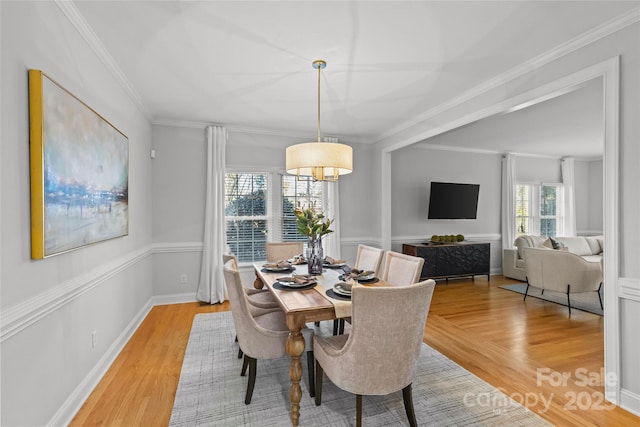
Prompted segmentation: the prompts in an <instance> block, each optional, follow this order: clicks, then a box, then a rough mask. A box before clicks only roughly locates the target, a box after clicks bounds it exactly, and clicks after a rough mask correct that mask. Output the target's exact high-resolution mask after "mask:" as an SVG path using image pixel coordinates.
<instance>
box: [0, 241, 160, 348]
mask: <svg viewBox="0 0 640 427" xmlns="http://www.w3.org/2000/svg"><path fill="white" fill-rule="evenodd" d="M151 253H152V252H151V246H144V247H141V248H139V249H137V250H135V251H132V252H130V253H128V254H126V255H124V256H121V257H119V258H117V259H115V260H113V261H110V262H108V263H105V264H103V265H101V266H99V267H97V268H94V269H93V270H91V271H88V272H86V273H85V274H82V275H79V276H77V277H74V278H72V279H70V280H67V281H66V282H63V283H60V284H59V285H58V286H55V287H53V288H51V289H50V290H48V291H46V292H42V293H40V294H38V295H36V296H34V297H33V298H30V299H28V300H26V301H24V302H21V303H18V304H16V305H14V306H12V307H9V308H6V309H3V310H2V313H0V325H1V326H0V342H3V341H4V340H6V339H7V338H10V337H12V336H14V335H15V334H17V333H19V332H20V331H22V330H24V329H25V328H27V327H29V326H30V325H32V324H34V323H36V322H38V321H39V320H41V319H43V318H44V317H46V316H47V315H49V314H51V313H53V312H54V311H56V310H59V309H60V308H61V307H63V306H64V305H66V304H68V303H69V302H71V301H73V300H74V299H76V298H78V297H80V296H81V295H83V294H85V293H86V292H89V291H90V290H91V289H93V288H95V287H97V286H99V285H101V284H102V283H104V282H105V281H106V280H108V279H110V278H111V277H113V276H115V275H117V274H119V273H120V272H122V271H125V270H127V269H128V268H130V267H131V266H133V265H135V264H137V263H138V262H140V261H142V260H143V259H145V258H146V257H148V256H150V255H151Z"/></svg>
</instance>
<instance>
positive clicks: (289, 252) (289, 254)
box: [266, 242, 304, 262]
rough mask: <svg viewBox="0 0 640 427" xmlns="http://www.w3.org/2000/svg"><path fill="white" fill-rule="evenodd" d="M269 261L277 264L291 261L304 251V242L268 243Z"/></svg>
mask: <svg viewBox="0 0 640 427" xmlns="http://www.w3.org/2000/svg"><path fill="white" fill-rule="evenodd" d="M266 248H267V261H269V262H275V261H280V260H283V259H291V258H293V257H294V256H296V255H300V254H301V253H302V252H303V250H304V243H303V242H267V245H266Z"/></svg>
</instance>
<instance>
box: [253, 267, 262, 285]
mask: <svg viewBox="0 0 640 427" xmlns="http://www.w3.org/2000/svg"><path fill="white" fill-rule="evenodd" d="M253 287H254V288H256V289H262V288H263V287H264V283H262V279H261V278H260V276H258V272H257V271H256V280H254V281H253Z"/></svg>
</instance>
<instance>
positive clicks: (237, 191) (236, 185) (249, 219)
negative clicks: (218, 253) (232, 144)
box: [224, 173, 269, 262]
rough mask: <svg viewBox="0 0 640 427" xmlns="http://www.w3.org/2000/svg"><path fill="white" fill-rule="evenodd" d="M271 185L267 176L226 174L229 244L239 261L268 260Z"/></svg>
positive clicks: (226, 213)
mask: <svg viewBox="0 0 640 427" xmlns="http://www.w3.org/2000/svg"><path fill="white" fill-rule="evenodd" d="M268 183H269V176H268V174H265V173H227V174H226V175H225V197H224V211H225V220H226V224H227V245H229V248H231V251H232V252H233V253H234V254H235V255H236V257H237V258H238V261H239V262H243V261H254V260H259V259H266V248H265V243H266V241H267V229H268V228H267V224H268V222H269V216H268V213H269V206H268V205H269V203H268V189H269V188H268V187H269V185H268Z"/></svg>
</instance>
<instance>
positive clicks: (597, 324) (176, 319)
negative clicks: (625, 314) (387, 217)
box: [70, 276, 640, 426]
mask: <svg viewBox="0 0 640 427" xmlns="http://www.w3.org/2000/svg"><path fill="white" fill-rule="evenodd" d="M513 282H514V281H513V280H511V279H504V278H503V277H502V276H493V277H492V278H491V281H490V284H488V283H487V279H486V278H480V277H478V278H476V279H475V281H471V280H468V279H461V280H451V281H449V284H444V282H439V283H438V285H437V286H436V290H435V292H434V297H433V301H432V304H431V310H430V312H429V317H428V319H427V328H426V330H425V342H426V343H427V344H429V345H430V346H432V347H433V348H435V349H437V350H438V351H440V352H441V353H443V354H445V355H446V356H447V357H449V358H451V359H452V360H454V361H455V362H457V363H458V364H460V365H461V366H463V367H464V368H466V369H468V370H469V371H471V372H473V373H474V374H475V375H477V376H478V377H480V378H482V379H483V380H485V381H487V382H488V383H489V384H492V385H493V386H495V387H497V388H499V389H501V390H502V391H503V392H504V393H506V394H507V395H509V396H511V397H512V398H513V399H514V400H516V401H518V402H522V403H523V404H525V406H527V407H529V409H531V410H532V411H535V412H537V413H539V414H540V415H541V416H542V417H543V418H545V419H547V420H548V421H550V422H551V423H553V424H555V425H563V426H565V425H566V426H604V425H627V426H628V425H640V418H638V417H636V416H634V415H632V414H630V413H629V412H627V411H624V410H622V409H620V408H617V407H616V408H610V405H609V404H608V403H606V402H603V401H601V396H602V393H603V392H604V385H603V383H602V381H600V379H601V376H600V369H601V368H602V366H603V364H604V350H603V318H602V317H601V316H598V315H595V314H590V313H585V312H581V311H579V310H574V311H573V312H572V314H571V317H569V315H568V313H567V309H566V307H564V306H560V305H557V304H553V303H549V302H544V301H540V300H537V299H535V298H528V299H527V301H526V303H525V302H523V301H522V295H519V294H516V293H514V292H510V291H505V290H502V289H499V288H498V286H499V285H501V284H506V283H513ZM228 309H229V305H228V303H225V304H217V305H213V306H211V305H202V304H198V303H188V304H175V305H167V306H157V307H154V308H153V309H152V310H151V312H150V313H149V315H148V316H147V318H146V319H145V320H144V322H143V323H142V325H141V326H140V328H139V329H138V330H137V331H136V333H135V334H134V336H133V337H132V338H131V340H130V341H129V343H128V344H127V345H126V347H125V348H124V350H123V351H122V353H121V354H120V355H119V357H118V358H117V359H116V361H115V362H114V363H113V365H112V366H111V368H110V369H109V371H108V372H107V373H106V374H105V376H104V378H103V379H102V381H101V382H100V383H99V384H98V386H97V387H96V389H95V390H94V391H93V393H92V394H91V396H90V397H89V398H88V399H87V401H86V402H85V404H84V406H83V407H82V408H81V409H80V411H79V412H78V414H77V415H76V417H75V418H74V420H73V421H72V422H71V424H70V425H71V426H87V425H96V426H133V425H137V426H142V425H145V426H162V425H167V424H168V422H169V418H170V416H171V409H172V407H173V400H174V397H175V392H176V387H177V384H178V379H179V377H180V368H181V366H182V360H183V358H184V352H185V348H186V345H187V340H188V338H189V332H190V330H191V323H192V320H193V316H195V315H196V314H198V313H209V312H217V311H225V310H228ZM559 373H566V376H565V378H566V380H562V379H561V378H560V377H559ZM585 378H588V379H589V380H588V381H586V380H585ZM586 383H588V384H586ZM469 402H470V403H471V404H483V403H484V401H482V400H481V399H478V400H477V401H474V400H473V399H472V400H470V401H469Z"/></svg>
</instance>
